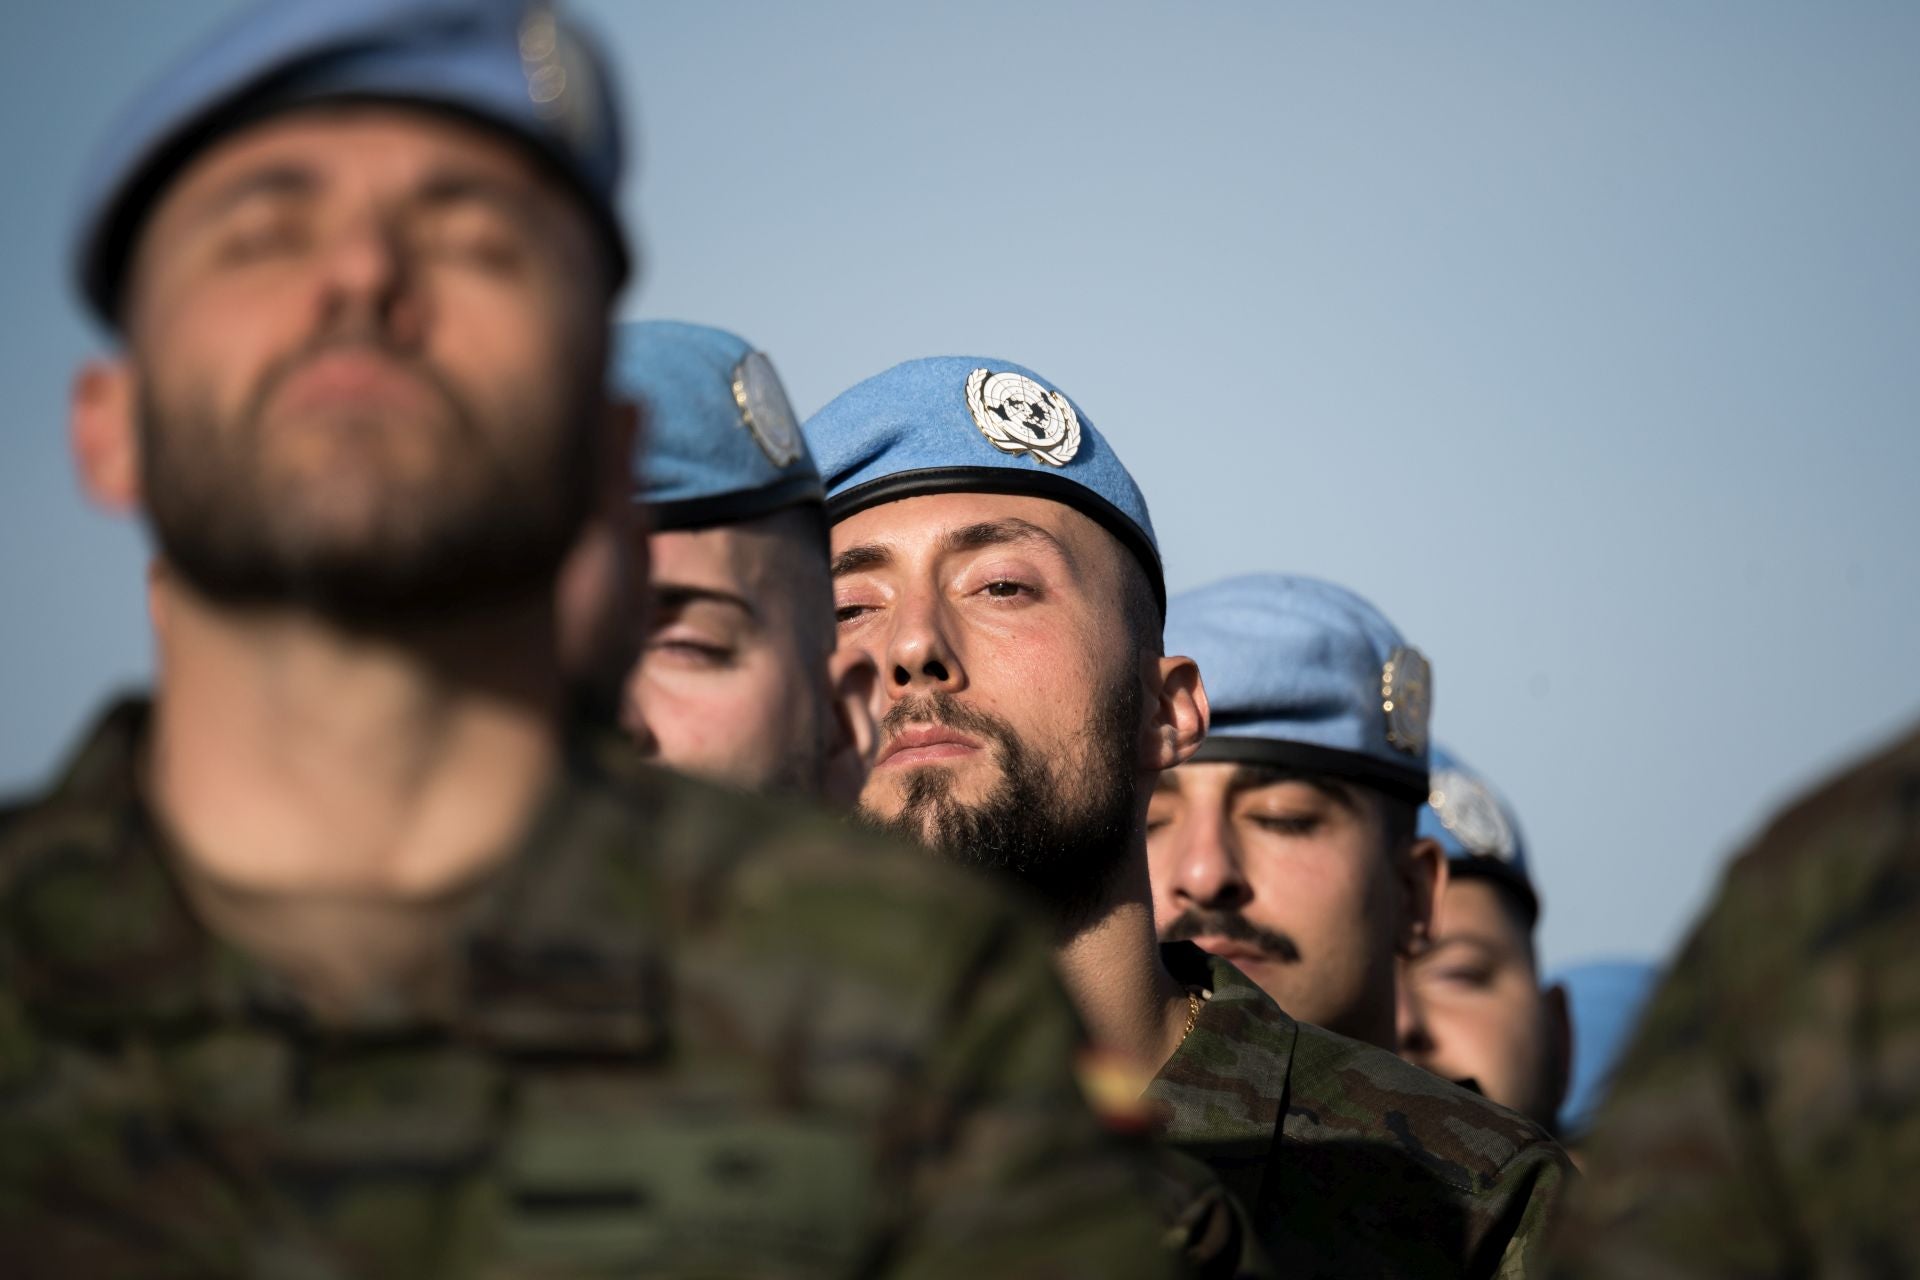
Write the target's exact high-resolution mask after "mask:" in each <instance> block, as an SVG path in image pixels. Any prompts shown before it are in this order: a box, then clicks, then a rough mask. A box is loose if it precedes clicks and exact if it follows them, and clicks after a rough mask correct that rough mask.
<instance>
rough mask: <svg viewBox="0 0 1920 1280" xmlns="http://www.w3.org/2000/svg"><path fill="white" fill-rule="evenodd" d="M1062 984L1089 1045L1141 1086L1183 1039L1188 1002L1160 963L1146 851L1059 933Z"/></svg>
mask: <svg viewBox="0 0 1920 1280" xmlns="http://www.w3.org/2000/svg"><path fill="white" fill-rule="evenodd" d="M1054 958H1055V961H1056V963H1057V965H1058V967H1059V970H1060V977H1061V981H1062V982H1063V983H1064V984H1065V986H1066V988H1067V994H1068V996H1070V997H1071V998H1072V1000H1073V1003H1074V1005H1075V1007H1076V1008H1077V1009H1078V1010H1079V1011H1080V1019H1081V1021H1083V1022H1084V1023H1086V1026H1087V1033H1088V1035H1089V1036H1090V1037H1091V1038H1092V1040H1093V1043H1094V1047H1095V1048H1097V1049H1099V1050H1101V1051H1103V1052H1104V1053H1106V1054H1110V1055H1113V1056H1116V1057H1118V1058H1120V1059H1122V1060H1123V1061H1125V1062H1126V1063H1127V1064H1128V1065H1129V1066H1130V1067H1131V1068H1132V1070H1133V1071H1134V1072H1136V1073H1137V1074H1138V1075H1139V1077H1140V1082H1141V1087H1142V1088H1144V1087H1145V1086H1146V1085H1147V1084H1148V1083H1151V1081H1152V1078H1153V1076H1154V1075H1155V1074H1156V1073H1158V1072H1159V1070H1160V1068H1161V1067H1163V1066H1165V1065H1166V1062H1167V1059H1168V1058H1170V1057H1172V1056H1173V1051H1174V1050H1175V1049H1177V1048H1179V1047H1180V1041H1181V1040H1182V1039H1183V1038H1184V1036H1185V1031H1186V1027H1187V1023H1188V1018H1189V1014H1190V1013H1191V1011H1192V1004H1191V1002H1190V1001H1189V1000H1188V997H1187V989H1186V988H1185V987H1183V986H1181V985H1180V983H1179V981H1178V980H1176V979H1175V978H1174V976H1173V975H1172V974H1170V973H1168V972H1167V968H1166V966H1165V965H1164V964H1162V963H1161V961H1160V943H1159V938H1158V936H1157V935H1156V934H1155V932H1154V927H1153V894H1152V890H1151V888H1150V887H1149V882H1148V879H1147V860H1146V850H1145V849H1144V848H1142V849H1141V850H1140V851H1139V856H1138V857H1137V858H1133V859H1130V860H1129V862H1128V864H1127V866H1126V869H1125V871H1124V873H1123V874H1122V876H1121V877H1120V878H1119V880H1118V881H1117V882H1116V883H1115V885H1114V889H1113V892H1112V893H1111V894H1110V895H1109V898H1108V901H1107V902H1106V903H1105V904H1104V905H1103V907H1102V908H1101V909H1100V910H1098V911H1094V912H1090V913H1088V914H1087V916H1086V918H1085V921H1084V922H1083V923H1081V924H1078V925H1076V926H1075V927H1074V928H1073V929H1072V930H1070V931H1068V932H1066V933H1065V934H1063V935H1062V937H1061V938H1060V940H1059V942H1058V943H1057V945H1056V947H1055V950H1054Z"/></svg>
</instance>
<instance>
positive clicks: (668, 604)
mask: <svg viewBox="0 0 1920 1280" xmlns="http://www.w3.org/2000/svg"><path fill="white" fill-rule="evenodd" d="M648 546H649V551H650V554H651V557H652V561H653V602H652V608H651V609H650V611H649V614H648V626H647V633H646V639H645V643H644V644H643V645H642V647H641V654H640V659H639V661H638V662H637V663H636V664H635V665H634V667H633V670H632V671H631V673H630V674H629V676H628V678H627V686H626V696H625V703H624V707H623V713H622V719H623V723H624V725H625V727H626V729H627V731H628V732H629V733H630V734H631V735H632V736H633V738H634V740H635V741H636V742H637V743H638V744H639V745H640V747H641V749H642V750H643V751H644V752H646V753H647V754H649V755H651V756H653V757H655V758H656V759H658V760H660V761H661V762H662V763H664V764H666V765H669V766H671V767H673V768H676V769H681V770H684V771H687V772H690V773H697V774H703V775H706V776H709V777H713V778H716V779H719V780H721V781H724V782H729V783H733V784H735V785H737V786H742V787H746V788H749V789H752V790H760V791H764V790H787V791H800V792H806V793H813V794H818V793H819V792H820V791H821V790H822V789H823V786H824V782H825V777H826V770H827V766H828V763H829V759H830V757H831V756H832V754H833V753H834V751H835V750H836V749H839V748H840V747H841V745H842V739H843V737H844V735H843V733H842V731H841V725H840V722H839V721H838V720H837V718H836V708H835V705H834V691H835V689H836V688H843V689H844V688H848V687H849V686H848V685H847V684H846V680H845V673H844V672H843V671H842V670H840V669H838V668H836V667H835V665H834V662H833V645H834V635H833V596H832V588H831V586H830V585H829V583H828V580H827V552H826V547H825V545H824V543H823V542H822V540H821V536H820V526H819V523H818V521H817V519H814V520H811V521H810V520H809V519H808V518H807V517H806V514H805V513H802V512H794V511H787V512H776V513H774V514H772V515H769V516H763V517H761V518H759V519H755V520H747V521H741V522H738V523H734V524H726V525H717V526H714V527H712V528H707V529H692V530H674V531H671V532H663V533H655V534H653V535H652V536H651V537H650V538H649V539H648ZM866 670H867V671H868V672H869V674H870V672H871V666H870V665H867V666H866ZM870 691H871V680H870V679H866V680H862V681H861V682H860V683H859V685H858V695H859V697H861V698H865V697H867V696H869V695H870ZM854 710H856V711H858V712H859V713H861V714H864V713H865V708H864V707H858V708H855V709H854Z"/></svg>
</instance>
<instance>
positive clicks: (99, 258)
mask: <svg viewBox="0 0 1920 1280" xmlns="http://www.w3.org/2000/svg"><path fill="white" fill-rule="evenodd" d="M275 87H276V86H275V85H274V84H273V82H272V81H271V79H267V80H266V81H265V82H264V83H256V84H255V85H253V86H251V87H249V88H245V89H242V90H241V91H240V92H238V93H236V94H234V95H232V96H231V97H229V98H226V99H224V100H221V101H218V102H215V103H213V104H211V105H209V106H208V107H207V108H206V109H205V110H203V111H202V112H201V113H200V114H198V115H196V116H194V117H192V118H191V119H189V120H187V121H185V122H183V123H182V124H181V125H180V126H179V127H178V128H177V129H175V130H174V131H172V132H171V133H169V134H167V135H165V136H164V137H162V138H160V139H157V140H156V141H155V142H154V143H152V144H151V145H150V146H149V147H148V149H147V153H146V154H145V155H144V156H143V157H142V158H141V160H140V161H139V163H138V164H136V165H135V166H134V167H133V168H132V169H131V170H130V171H129V172H128V173H127V175H126V176H125V177H124V178H123V179H122V180H121V181H120V182H119V183H118V184H117V185H116V186H115V187H114V189H113V192H112V194H111V195H110V196H109V197H108V198H107V199H106V201H105V202H104V203H103V204H102V205H101V206H100V208H99V210H98V211H97V212H96V213H95V214H94V216H93V217H92V219H91V220H90V221H89V222H88V224H87V225H86V227H85V228H84V230H83V232H82V236H81V239H80V240H79V242H78V245H77V249H78V253H77V263H76V266H77V274H78V277H79V284H80V292H81V296H82V297H84V298H85V299H86V302H87V304H88V306H89V307H91V308H92V309H93V312H94V314H95V315H96V316H97V317H99V319H100V320H101V321H102V322H103V323H105V324H106V325H107V327H108V328H109V329H112V330H115V331H118V330H119V328H120V304H121V300H122V291H123V290H124V288H125V285H126V276H127V268H128V267H129V266H130V265H131V263H132V260H133V251H134V247H135V245H136V243H137V242H138V241H139V238H140V236H141V234H142V232H143V230H144V229H145V227H146V224H147V222H148V219H149V218H150V217H151V215H152V213H153V210H154V208H155V206H157V205H158V204H159V202H160V200H161V199H162V197H163V196H164V195H165V193H166V191H167V189H168V188H169V187H171V186H172V185H173V183H174V182H175V181H177V180H178V179H179V177H180V175H181V173H182V172H183V171H184V170H185V169H186V168H187V167H188V166H189V165H191V164H192V163H193V161H194V159H195V157H197V156H198V155H200V154H201V153H202V152H205V151H207V150H209V149H210V148H212V147H213V146H215V145H216V144H218V143H219V142H221V141H222V140H223V139H225V138H228V137H231V136H233V135H234V134H236V133H239V132H240V131H242V130H244V129H247V128H250V127H252V126H254V125H256V124H260V123H262V122H264V121H266V120H268V119H270V118H271V117H273V116H276V115H279V114H281V113H282V112H286V111H292V110H297V109H299V108H301V107H309V106H322V105H327V104H331V103H339V104H342V105H347V104H356V103H361V104H366V105H369V106H379V105H382V104H385V105H390V106H396V107H410V108H414V109H417V110H420V111H426V112H433V113H437V114H441V115H446V116H451V117H453V118H455V119H459V120H463V121H465V122H466V123H468V124H471V125H474V126H475V127H477V128H480V129H483V130H485V131H487V132H488V133H491V134H494V135H496V136H498V137H500V138H503V139H504V140H506V141H507V142H509V143H510V144H513V145H515V146H517V147H519V148H520V149H521V151H522V152H523V153H524V154H526V155H528V156H530V157H532V159H533V160H534V162H535V163H536V164H538V165H539V167H540V169H541V171H542V172H543V173H545V174H547V175H548V176H549V177H552V178H553V179H555V180H556V181H558V182H559V183H560V184H561V185H562V186H564V187H565V188H566V190H567V192H568V194H569V195H570V196H572V197H573V199H574V201H575V203H577V204H579V205H580V206H582V208H583V210H584V212H585V213H586V215H587V218H588V221H589V222H591V223H592V225H593V229H594V231H595V232H596V234H598V235H599V237H600V239H601V240H602V242H603V243H604V244H605V245H606V247H607V249H608V251H609V253H610V254H611V259H610V266H611V268H612V273H611V275H612V286H613V288H614V289H615V290H616V291H617V290H618V289H620V288H621V287H622V286H624V285H625V284H626V283H627V281H628V280H629V279H630V278H631V277H632V274H633V258H634V253H633V246H632V245H631V244H630V243H629V241H628V236H627V232H626V229H625V228H624V227H623V226H621V225H620V223H619V219H618V218H617V217H616V216H615V215H614V214H613V212H612V211H611V210H610V209H608V208H606V207H604V203H603V201H602V199H601V196H600V194H599V193H598V192H596V191H594V190H593V186H592V183H591V182H590V181H589V180H588V179H587V178H586V177H585V176H584V175H582V174H580V173H579V172H577V171H576V165H575V163H574V158H573V157H571V156H570V155H569V154H568V153H567V151H566V149H565V148H564V147H563V146H561V145H559V144H558V143H556V142H555V141H554V140H552V139H550V138H548V137H545V136H542V135H539V134H536V133H535V132H533V131H530V130H527V129H525V128H522V127H520V126H518V125H516V124H515V123H514V122H512V121H509V120H505V119H502V118H501V117H500V116H498V115H496V114H494V113H492V112H489V111H485V110H482V109H480V108H477V107H475V106H474V105H473V104H472V103H471V102H469V101H467V100H465V99H463V98H460V97H458V96H456V95H452V94H436V93H434V92H432V91H430V90H426V89H406V88H400V87H381V88H368V89H351V88H343V89H338V90H321V91H317V92H314V93H311V94H302V93H294V94H290V95H285V96H282V95H280V94H278V93H276V92H275V91H274V90H275Z"/></svg>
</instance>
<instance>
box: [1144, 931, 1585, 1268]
mask: <svg viewBox="0 0 1920 1280" xmlns="http://www.w3.org/2000/svg"><path fill="white" fill-rule="evenodd" d="M1162 953H1163V955H1164V956H1165V957H1166V961H1167V966H1168V968H1169V969H1170V970H1171V971H1172V972H1173V974H1174V976H1175V977H1177V978H1179V979H1180V980H1181V981H1183V982H1186V983H1187V984H1189V985H1191V986H1205V987H1208V988H1211V990H1212V993H1213V994H1212V998H1211V999H1210V1000H1208V1001H1207V1003H1206V1005H1205V1006H1204V1007H1203V1008H1202V1010H1201V1012H1200V1016H1199V1018H1198V1020H1197V1021H1196V1022H1195V1023H1194V1026H1193V1031H1192V1032H1191V1033H1190V1034H1189V1035H1188V1036H1187V1038H1186V1040H1185V1041H1184V1042H1183V1043H1182V1044H1181V1046H1180V1048H1179V1049H1178V1050H1176V1051H1175V1052H1174V1055H1173V1057H1172V1058H1170V1059H1169V1060H1168V1061H1167V1064H1166V1066H1165V1067H1163V1068H1161V1071H1160V1074H1159V1076H1158V1078H1157V1079H1155V1081H1154V1083H1153V1085H1152V1086H1151V1087H1150V1088H1149V1089H1148V1090H1147V1097H1148V1098H1149V1099H1150V1100H1152V1101H1154V1102H1157V1103H1159V1104H1160V1106H1161V1108H1162V1114H1163V1116H1164V1121H1163V1124H1164V1127H1163V1129H1162V1132H1161V1137H1162V1138H1163V1140H1165V1141H1166V1142H1168V1143H1170V1144H1172V1145H1173V1146H1174V1147H1176V1148H1178V1149H1180V1150H1182V1151H1185V1152H1187V1153H1189V1154H1191V1155H1193V1156H1195V1157H1197V1158H1199V1159H1200V1160H1202V1161H1203V1162H1205V1163H1206V1164H1207V1165H1208V1166H1209V1167H1211V1168H1212V1169H1213V1171H1214V1172H1215V1173H1216V1174H1217V1175H1219V1177H1220V1178H1221V1180H1222V1181H1223V1182H1225V1183H1226V1184H1227V1187H1228V1189H1229V1190H1231V1191H1232V1192H1233V1193H1234V1195H1235V1196H1236V1197H1237V1198H1238V1199H1239V1201H1240V1203H1241V1204H1242V1205H1244V1206H1245V1207H1246V1209H1247V1212H1248V1214H1249V1215H1250V1217H1251V1218H1252V1220H1253V1222H1254V1226H1255V1230H1256V1232H1257V1233H1258V1234H1259V1235H1260V1237H1261V1238H1262V1240H1263V1241H1264V1242H1265V1243H1266V1247H1267V1250H1268V1252H1269V1253H1270V1254H1271V1256H1272V1257H1273V1258H1275V1259H1276V1260H1277V1262H1278V1264H1279V1267H1280V1270H1281V1271H1282V1272H1283V1273H1285V1274H1287V1275H1290V1276H1292V1275H1299V1276H1353V1277H1358V1276H1421V1277H1424V1276H1499V1277H1511V1276H1524V1275H1531V1274H1535V1273H1536V1272H1537V1270H1538V1269H1539V1266H1540V1262H1541V1256H1542V1251H1543V1249H1544V1248H1545V1245H1546V1235H1547V1229H1548V1227H1549V1226H1550V1223H1551V1218H1552V1216H1553V1214H1554V1213H1555V1211H1556V1209H1557V1206H1558V1203H1559V1200H1560V1197H1561V1195H1562V1193H1563V1192H1564V1190H1565V1189H1566V1186H1567V1181H1568V1178H1569V1176H1570V1171H1571V1166H1570V1165H1569V1164H1568V1162H1567V1157H1566V1154H1565V1153H1564V1152H1562V1151H1561V1150H1560V1148H1559V1147H1558V1146H1557V1145H1556V1144H1555V1143H1554V1141H1553V1140H1552V1139H1551V1138H1550V1137H1548V1136H1547V1134H1546V1132H1545V1131H1544V1130H1542V1129H1540V1128H1539V1127H1538V1126H1536V1125H1534V1124H1533V1123H1532V1122H1531V1121H1528V1120H1526V1119H1524V1118H1523V1117H1521V1116H1518V1115H1515V1114H1514V1113H1513V1112H1511V1111H1508V1110H1506V1109H1505V1108H1503V1107H1499V1106H1496V1105H1494V1104H1493V1103H1491V1102H1489V1101H1487V1100H1486V1099H1485V1098H1482V1097H1480V1096H1479V1095H1477V1094H1473V1093H1469V1092H1468V1091H1467V1090H1465V1089H1462V1088H1460V1087H1458V1086H1457V1085H1453V1084H1450V1083H1448V1082H1447V1081H1445V1080H1442V1079H1440V1078H1439V1077H1437V1076H1433V1075H1429V1074H1428V1073H1427V1072H1425V1071H1422V1070H1421V1069H1420V1068H1418V1067H1416V1066H1413V1065H1412V1064H1410V1063H1407V1062H1404V1061H1402V1060H1401V1059H1400V1058H1398V1057H1395V1056H1394V1055H1393V1054H1391V1053H1388V1052H1387V1051H1386V1050H1384V1049H1379V1048H1376V1047H1374V1046H1372V1045H1367V1044H1361V1043H1360V1042H1359V1041H1357V1040H1349V1039H1347V1038H1346V1037H1345V1036H1340V1035H1335V1034H1334V1033H1333V1032H1331V1031H1326V1030H1323V1029H1321V1028H1320V1027H1316V1026H1313V1025H1311V1024H1309V1023H1304V1022H1295V1021H1294V1020H1293V1019H1292V1018H1290V1017H1288V1016H1287V1015H1286V1013H1284V1012H1283V1011H1282V1010H1281V1008H1280V1006H1279V1005H1277V1004H1275V1003H1274V1001H1273V998H1272V997H1271V996H1269V995H1267V994H1266V992H1264V991H1262V990H1261V989H1260V988H1259V987H1257V986H1255V985H1254V983H1253V981H1252V980H1251V979H1249V978H1247V977H1246V976H1245V975H1243V974H1242V973H1241V972H1240V971H1239V970H1238V969H1236V968H1234V967H1233V966H1232V965H1231V964H1228V963H1227V962H1226V961H1224V960H1220V959H1217V958H1215V957H1212V956H1208V955H1207V954H1205V953H1204V952H1202V951H1200V950H1199V949H1198V948H1196V947H1194V946H1193V945H1192V944H1190V943H1172V944H1168V945H1167V946H1165V947H1163V948H1162Z"/></svg>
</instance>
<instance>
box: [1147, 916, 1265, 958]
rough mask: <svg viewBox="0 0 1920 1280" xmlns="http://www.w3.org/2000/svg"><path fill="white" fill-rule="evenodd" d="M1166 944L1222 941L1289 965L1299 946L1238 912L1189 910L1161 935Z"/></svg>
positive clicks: (1175, 918) (1176, 917)
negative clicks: (1224, 940)
mask: <svg viewBox="0 0 1920 1280" xmlns="http://www.w3.org/2000/svg"><path fill="white" fill-rule="evenodd" d="M1161 937H1162V938H1163V939H1164V940H1165V941H1167V942H1187V941H1191V940H1192V939H1194V938H1225V939H1227V940H1228V941H1229V942H1244V943H1247V944H1249V945H1250V946H1255V947H1258V948H1260V950H1262V951H1264V952H1265V953H1267V954H1268V955H1270V956H1273V957H1275V958H1277V959H1280V960H1285V961H1288V962H1293V961H1297V960H1299V959H1300V944H1298V943H1297V942H1295V941H1294V940H1293V939H1292V938H1290V937H1288V936H1287V935H1286V934H1284V933H1281V932H1280V931H1279V930H1278V929H1269V928H1267V927H1265V926H1264V925H1257V924H1255V923H1254V922H1253V921H1251V920H1249V919H1247V918H1246V917H1245V916H1243V915H1241V914H1240V913H1239V912H1238V911H1200V910H1196V909H1195V908H1192V907H1189V908H1187V909H1186V910H1185V911H1182V912H1181V913H1180V914H1179V915H1178V916H1175V917H1174V920H1173V923H1172V924H1169V925H1168V926H1167V927H1166V929H1165V930H1164V931H1163V932H1162V934H1161Z"/></svg>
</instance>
